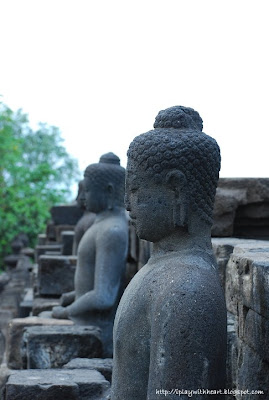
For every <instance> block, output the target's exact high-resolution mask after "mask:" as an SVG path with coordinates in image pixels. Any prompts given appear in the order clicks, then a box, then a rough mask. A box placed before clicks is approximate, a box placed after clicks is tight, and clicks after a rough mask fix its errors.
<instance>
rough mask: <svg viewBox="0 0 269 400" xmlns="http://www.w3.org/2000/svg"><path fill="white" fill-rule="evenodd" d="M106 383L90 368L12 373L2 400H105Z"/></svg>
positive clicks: (106, 395)
mask: <svg viewBox="0 0 269 400" xmlns="http://www.w3.org/2000/svg"><path fill="white" fill-rule="evenodd" d="M109 388H110V384H109V382H108V381H107V380H106V379H105V378H104V377H103V375H101V374H100V372H98V371H95V370H89V369H79V370H78V369H73V370H71V369H64V370H63V369H47V370H40V369H34V370H22V371H13V372H12V373H11V375H10V376H9V378H8V381H7V383H6V386H5V389H4V400H56V399H57V400H105V399H108V398H109V397H108V395H109Z"/></svg>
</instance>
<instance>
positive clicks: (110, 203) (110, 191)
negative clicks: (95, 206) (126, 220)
mask: <svg viewBox="0 0 269 400" xmlns="http://www.w3.org/2000/svg"><path fill="white" fill-rule="evenodd" d="M114 197H115V196H114V186H113V184H112V183H109V184H108V186H107V208H108V210H113V208H114V200H115V199H114Z"/></svg>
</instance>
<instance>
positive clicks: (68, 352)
mask: <svg viewBox="0 0 269 400" xmlns="http://www.w3.org/2000/svg"><path fill="white" fill-rule="evenodd" d="M23 343H24V346H25V348H26V360H27V368H28V369H33V368H34V369H47V368H61V367H62V366H63V365H64V364H66V363H68V362H69V361H70V360H72V359H73V358H77V357H82V358H83V357H85V358H96V357H102V355H103V349H102V342H101V339H100V329H99V328H97V327H93V326H77V325H76V326H33V327H29V328H26V330H25V333H24V336H23Z"/></svg>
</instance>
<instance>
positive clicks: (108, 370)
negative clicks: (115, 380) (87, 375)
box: [64, 358, 113, 382]
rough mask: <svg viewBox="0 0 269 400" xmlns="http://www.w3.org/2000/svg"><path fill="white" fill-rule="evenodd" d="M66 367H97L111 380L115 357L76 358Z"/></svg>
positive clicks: (65, 366)
mask: <svg viewBox="0 0 269 400" xmlns="http://www.w3.org/2000/svg"><path fill="white" fill-rule="evenodd" d="M64 368H67V369H85V368H86V369H96V370H97V371H99V372H100V373H101V374H102V375H104V377H105V378H106V379H107V380H108V381H109V382H111V376H112V368H113V359H112V358H74V359H73V360H71V361H69V363H67V364H66V365H64Z"/></svg>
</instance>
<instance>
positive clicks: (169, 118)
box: [154, 106, 203, 131]
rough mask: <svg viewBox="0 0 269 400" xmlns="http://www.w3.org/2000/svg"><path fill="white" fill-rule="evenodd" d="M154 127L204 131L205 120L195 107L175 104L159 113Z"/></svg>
mask: <svg viewBox="0 0 269 400" xmlns="http://www.w3.org/2000/svg"><path fill="white" fill-rule="evenodd" d="M154 128H175V129H198V130H200V131H202V130H203V120H202V118H201V117H200V115H199V113H198V112H197V111H195V110H194V109H193V108H190V107H183V106H174V107H170V108H167V109H166V110H161V111H160V112H159V113H158V115H157V117H156V119H155V123H154Z"/></svg>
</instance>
